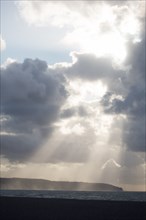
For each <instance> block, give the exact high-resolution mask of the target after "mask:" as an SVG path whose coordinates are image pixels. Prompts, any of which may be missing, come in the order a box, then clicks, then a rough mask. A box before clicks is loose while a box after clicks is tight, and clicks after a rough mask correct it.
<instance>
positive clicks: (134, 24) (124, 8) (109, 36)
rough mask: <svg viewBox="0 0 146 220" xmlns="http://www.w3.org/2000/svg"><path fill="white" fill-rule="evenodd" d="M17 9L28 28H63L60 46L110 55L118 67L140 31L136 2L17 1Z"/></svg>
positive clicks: (139, 5)
mask: <svg viewBox="0 0 146 220" xmlns="http://www.w3.org/2000/svg"><path fill="white" fill-rule="evenodd" d="M17 7H18V9H19V11H20V14H21V16H22V17H23V18H24V19H25V20H26V22H27V23H28V24H30V25H36V26H44V25H45V26H48V25H54V26H56V27H59V28H60V27H62V28H64V30H65V32H66V34H65V36H64V38H63V39H62V43H63V44H65V45H68V46H70V47H71V48H73V47H74V48H76V50H78V52H87V53H93V54H95V55H96V56H98V57H101V56H110V57H112V58H113V60H114V62H116V63H118V64H121V63H122V62H123V61H124V60H125V58H126V55H127V48H126V44H127V42H128V41H129V39H130V38H132V40H133V41H136V39H138V38H139V35H140V32H141V27H140V22H139V19H138V18H139V12H138V10H137V9H139V8H142V7H143V2H139V1H137V2H136V3H135V2H134V3H133V4H132V3H131V2H127V4H126V5H121V6H118V5H117V4H115V5H110V4H108V3H105V2H100V3H99V2H98V1H97V2H96V1H95V2H92V4H89V3H88V2H84V1H79V2H77V1H76V2H72V1H71V2H68V1H59V2H52V1H44V2H40V1H38V2H33V1H30V2H28V1H21V2H17ZM74 7H75V8H76V10H72V9H73V8H74ZM38 15H39V16H38ZM66 18H67V19H66Z"/></svg>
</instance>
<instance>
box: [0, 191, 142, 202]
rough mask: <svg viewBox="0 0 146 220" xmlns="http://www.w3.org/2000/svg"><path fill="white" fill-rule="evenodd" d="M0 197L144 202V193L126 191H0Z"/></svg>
mask: <svg viewBox="0 0 146 220" xmlns="http://www.w3.org/2000/svg"><path fill="white" fill-rule="evenodd" d="M0 196H8V197H27V198H49V199H51V198H55V199H79V200H107V201H141V202H146V192H126V191H104V192H103V191H57V190H0Z"/></svg>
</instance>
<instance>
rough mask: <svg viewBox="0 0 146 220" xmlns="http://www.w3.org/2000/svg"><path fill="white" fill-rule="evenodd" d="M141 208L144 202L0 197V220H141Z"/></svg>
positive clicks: (142, 219)
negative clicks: (0, 218)
mask: <svg viewBox="0 0 146 220" xmlns="http://www.w3.org/2000/svg"><path fill="white" fill-rule="evenodd" d="M145 207H146V202H137V201H103V200H102V201H99V200H98V201H97V200H75V199H50V198H49V199H48V198H26V197H4V196H1V197H0V215H1V217H2V219H3V220H5V219H12V218H13V219H15V220H17V219H21V220H23V219H26V220H28V219H41V220H44V219H48V220H60V219H61V220H72V219H74V220H78V219H80V220H82V219H84V220H86V219H89V220H90V219H91V220H92V219H98V220H101V219H103V220H106V219H108V220H109V219H113V220H114V219H116V220H121V219H122V220H126V219H127V220H138V219H140V220H144V219H145V218H146V210H145Z"/></svg>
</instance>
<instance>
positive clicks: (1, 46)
mask: <svg viewBox="0 0 146 220" xmlns="http://www.w3.org/2000/svg"><path fill="white" fill-rule="evenodd" d="M5 49H6V41H5V40H4V39H3V38H2V36H1V35H0V51H3V50H5Z"/></svg>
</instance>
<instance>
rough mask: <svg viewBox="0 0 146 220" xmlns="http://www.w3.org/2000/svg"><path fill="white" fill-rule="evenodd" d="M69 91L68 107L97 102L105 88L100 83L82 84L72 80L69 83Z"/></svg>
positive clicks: (79, 81)
mask: <svg viewBox="0 0 146 220" xmlns="http://www.w3.org/2000/svg"><path fill="white" fill-rule="evenodd" d="M68 89H69V91H70V92H71V95H70V96H69V98H68V103H69V104H70V105H77V104H79V103H81V102H82V103H89V104H91V103H94V102H99V101H100V99H101V98H102V97H103V95H104V94H105V93H106V91H107V87H106V86H105V85H104V84H103V83H102V82H101V81H95V82H83V81H81V80H74V81H70V82H69V88H68Z"/></svg>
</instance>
